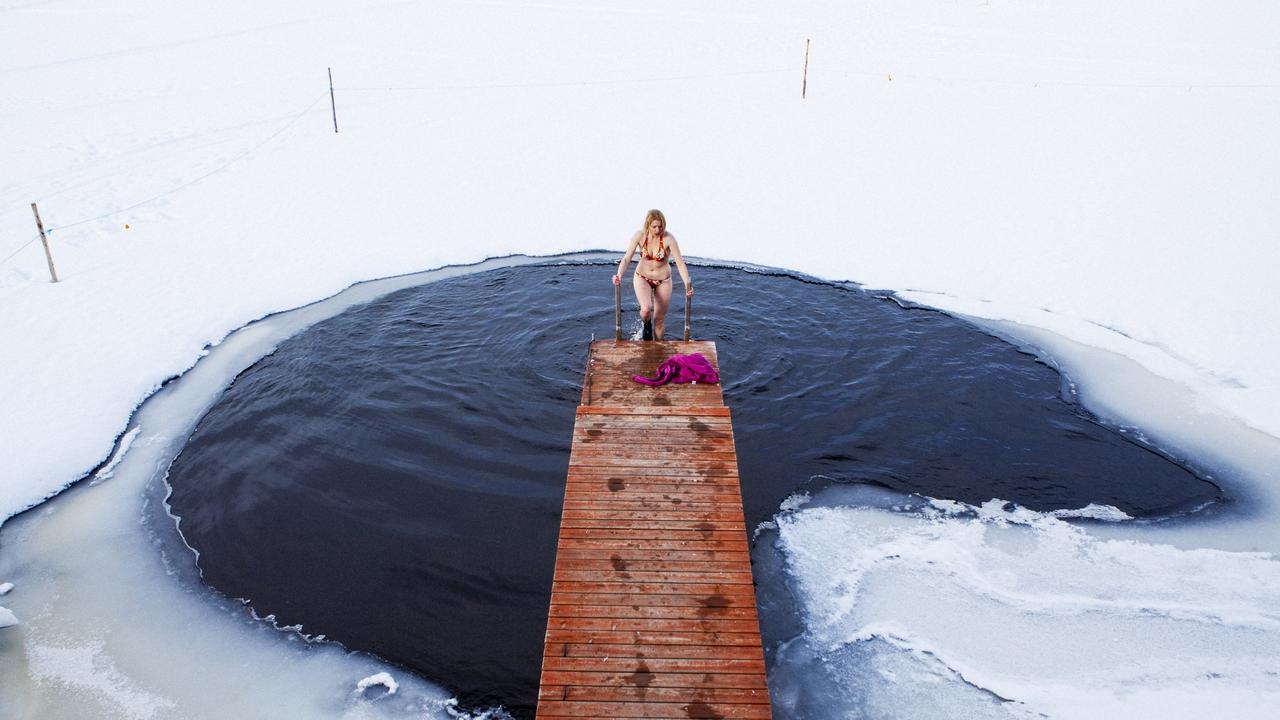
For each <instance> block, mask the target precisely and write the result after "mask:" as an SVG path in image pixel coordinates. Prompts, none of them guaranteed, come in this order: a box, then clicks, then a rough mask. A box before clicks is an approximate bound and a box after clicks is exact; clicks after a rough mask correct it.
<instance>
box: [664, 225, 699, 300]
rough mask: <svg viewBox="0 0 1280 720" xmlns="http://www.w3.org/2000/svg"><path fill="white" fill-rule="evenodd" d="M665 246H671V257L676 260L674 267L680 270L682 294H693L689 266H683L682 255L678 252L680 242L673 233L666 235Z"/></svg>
mask: <svg viewBox="0 0 1280 720" xmlns="http://www.w3.org/2000/svg"><path fill="white" fill-rule="evenodd" d="M667 247H669V248H671V257H672V258H673V259H674V260H675V261H676V269H677V270H679V271H680V279H681V280H683V281H684V296H685V297H689V296H690V295H693V282H691V281H690V280H689V268H688V267H685V264H684V256H683V255H681V254H680V244H679V243H677V242H676V236H675V235H667Z"/></svg>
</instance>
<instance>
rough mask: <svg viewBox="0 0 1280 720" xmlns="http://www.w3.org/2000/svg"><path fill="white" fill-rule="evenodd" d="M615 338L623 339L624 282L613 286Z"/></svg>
mask: <svg viewBox="0 0 1280 720" xmlns="http://www.w3.org/2000/svg"><path fill="white" fill-rule="evenodd" d="M613 339H614V340H621V339H622V283H618V284H617V285H614V286H613Z"/></svg>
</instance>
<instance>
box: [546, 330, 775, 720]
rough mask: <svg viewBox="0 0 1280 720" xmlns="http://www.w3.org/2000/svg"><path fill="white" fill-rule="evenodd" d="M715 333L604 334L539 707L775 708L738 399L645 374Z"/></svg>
mask: <svg viewBox="0 0 1280 720" xmlns="http://www.w3.org/2000/svg"><path fill="white" fill-rule="evenodd" d="M693 352H700V353H702V354H703V355H705V356H706V357H707V358H708V359H710V360H711V362H712V364H714V365H715V366H716V367H717V368H719V365H720V364H719V361H718V359H717V357H716V348H715V343H711V342H631V341H622V342H615V341H613V340H608V341H599V342H594V343H592V345H591V350H590V353H589V357H588V361H587V370H586V376H585V378H584V381H583V386H582V404H581V405H579V407H578V412H577V420H576V422H575V424H574V429H573V446H572V451H571V454H570V456H569V475H568V482H567V483H566V485H565V493H564V512H563V515H562V516H561V521H560V541H559V544H558V546H557V550H556V569H555V578H554V581H553V584H552V586H551V609H550V612H549V614H548V621H547V637H546V645H545V647H544V650H543V659H542V683H541V688H540V689H539V693H538V717H539V718H560V717H572V718H610V719H612V718H769V717H770V707H769V689H768V687H767V685H766V684H765V667H764V653H763V651H762V648H761V644H760V626H759V620H758V618H757V616H756V601H755V592H754V588H753V586H752V582H751V561H750V558H749V556H748V550H747V532H746V526H745V525H744V520H743V516H742V496H741V493H740V490H739V487H738V460H737V452H736V450H735V448H734V441H733V426H732V422H731V419H730V416H729V408H727V407H725V405H724V397H723V395H722V394H721V391H720V386H719V385H707V384H696V385H664V386H661V387H657V388H651V387H646V386H644V385H640V384H639V383H636V382H634V381H632V379H631V376H632V375H633V374H643V375H652V374H653V372H654V370H655V369H656V368H657V366H658V365H659V364H660V363H661V362H662V361H663V360H665V359H666V358H668V357H670V356H671V355H674V354H677V353H693Z"/></svg>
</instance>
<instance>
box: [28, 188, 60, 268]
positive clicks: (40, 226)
mask: <svg viewBox="0 0 1280 720" xmlns="http://www.w3.org/2000/svg"><path fill="white" fill-rule="evenodd" d="M31 212H33V213H35V215H36V229H38V230H39V231H40V242H42V243H44V259H45V260H48V261H49V277H51V278H53V281H54V282H58V271H57V270H54V269H53V253H51V252H49V238H48V236H46V235H45V234H44V223H42V222H40V209H39V208H37V207H36V204H35V203H31Z"/></svg>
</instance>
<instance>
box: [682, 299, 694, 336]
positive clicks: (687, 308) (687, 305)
mask: <svg viewBox="0 0 1280 720" xmlns="http://www.w3.org/2000/svg"><path fill="white" fill-rule="evenodd" d="M692 308H693V296H692V295H689V294H688V293H686V294H685V296H684V341H685V342H689V315H690V314H692V312H693V310H692Z"/></svg>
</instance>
